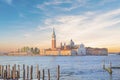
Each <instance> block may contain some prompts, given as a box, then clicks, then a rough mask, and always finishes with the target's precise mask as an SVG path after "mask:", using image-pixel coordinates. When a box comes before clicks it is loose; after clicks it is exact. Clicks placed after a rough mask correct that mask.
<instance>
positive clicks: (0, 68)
mask: <svg viewBox="0 0 120 80" xmlns="http://www.w3.org/2000/svg"><path fill="white" fill-rule="evenodd" d="M0 76H1V65H0Z"/></svg>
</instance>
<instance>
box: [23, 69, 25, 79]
mask: <svg viewBox="0 0 120 80" xmlns="http://www.w3.org/2000/svg"><path fill="white" fill-rule="evenodd" d="M23 80H25V69H24V70H23Z"/></svg>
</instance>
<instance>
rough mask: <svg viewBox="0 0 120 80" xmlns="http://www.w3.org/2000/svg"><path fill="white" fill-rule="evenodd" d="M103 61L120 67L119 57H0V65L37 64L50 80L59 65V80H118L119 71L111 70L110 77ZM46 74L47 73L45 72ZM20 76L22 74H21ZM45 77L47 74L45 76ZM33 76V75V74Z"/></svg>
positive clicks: (53, 77) (119, 79) (107, 64)
mask: <svg viewBox="0 0 120 80" xmlns="http://www.w3.org/2000/svg"><path fill="white" fill-rule="evenodd" d="M103 60H105V61H106V66H107V67H109V61H111V62H112V66H120V63H119V62H120V56H119V55H109V56H56V57H54V56H44V57H43V56H42V57H40V56H19V57H17V56H9V57H8V56H0V64H3V65H6V64H11V65H13V64H20V65H21V66H22V64H25V65H34V70H35V69H36V67H35V66H36V64H39V67H40V70H42V69H45V70H47V69H50V70H51V76H52V80H55V77H56V67H57V65H60V67H61V68H60V69H61V77H60V80H120V69H113V74H112V76H110V75H109V73H108V72H106V71H104V70H103V68H102V64H103ZM46 73H47V71H46ZM21 75H22V74H21ZM46 75H47V74H46ZM34 76H35V74H34Z"/></svg>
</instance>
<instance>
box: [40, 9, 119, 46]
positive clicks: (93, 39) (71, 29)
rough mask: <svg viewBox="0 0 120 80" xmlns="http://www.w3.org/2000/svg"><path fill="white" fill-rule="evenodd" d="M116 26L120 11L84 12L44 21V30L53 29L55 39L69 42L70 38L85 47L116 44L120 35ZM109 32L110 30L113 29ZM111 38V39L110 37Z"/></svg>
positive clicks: (41, 28)
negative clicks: (55, 35) (83, 44)
mask: <svg viewBox="0 0 120 80" xmlns="http://www.w3.org/2000/svg"><path fill="white" fill-rule="evenodd" d="M117 26H120V9H116V10H112V11H108V12H104V13H103V12H90V11H89V12H85V13H84V14H80V15H66V16H57V17H54V18H50V19H47V20H45V21H44V28H43V27H39V29H40V30H49V29H51V28H52V27H55V30H56V34H57V39H58V42H59V41H62V42H64V41H69V40H70V39H71V38H72V39H73V40H75V42H76V43H78V44H79V43H81V42H83V43H85V44H87V45H93V46H95V45H100V44H101V45H106V44H111V42H113V43H114V44H116V42H117V40H120V38H118V39H117V40H116V39H114V38H117V37H119V35H118V34H120V32H119V30H118V29H120V28H119V27H118V29H116V27H117ZM113 27H114V29H113V30H112V32H111V30H109V29H110V28H113ZM111 36H112V37H111Z"/></svg>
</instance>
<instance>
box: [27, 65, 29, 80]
mask: <svg viewBox="0 0 120 80" xmlns="http://www.w3.org/2000/svg"><path fill="white" fill-rule="evenodd" d="M28 79H29V66H27V80H28Z"/></svg>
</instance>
